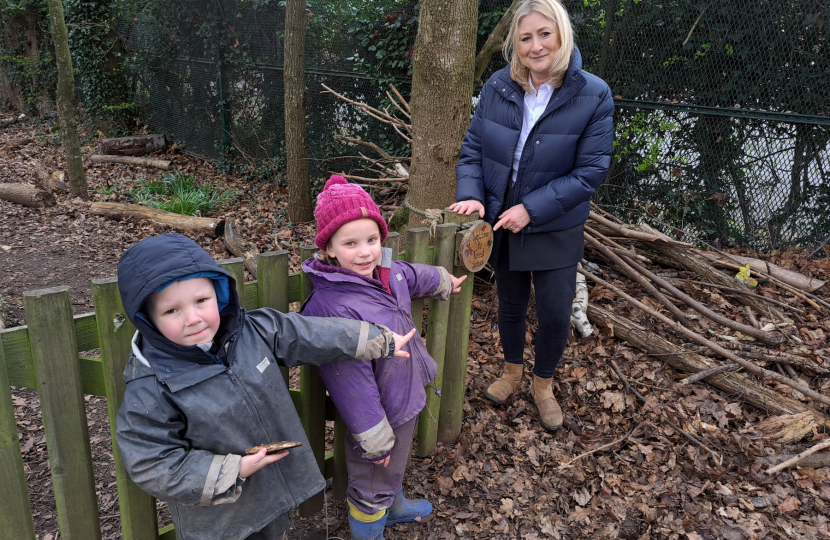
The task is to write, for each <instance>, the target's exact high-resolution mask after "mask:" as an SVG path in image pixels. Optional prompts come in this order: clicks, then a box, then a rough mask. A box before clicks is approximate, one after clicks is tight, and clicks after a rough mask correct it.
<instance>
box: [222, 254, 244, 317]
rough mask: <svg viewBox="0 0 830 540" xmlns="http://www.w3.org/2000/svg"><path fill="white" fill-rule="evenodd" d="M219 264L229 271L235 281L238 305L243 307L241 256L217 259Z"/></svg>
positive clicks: (242, 265) (242, 261)
mask: <svg viewBox="0 0 830 540" xmlns="http://www.w3.org/2000/svg"><path fill="white" fill-rule="evenodd" d="M217 262H218V263H219V266H221V267H222V268H224V269H225V270H227V271H228V272H230V274H231V275H232V276H233V279H234V281H236V294H237V296H239V305H240V306H241V307H245V263H244V260H243V259H242V257H233V258H232V259H224V260H221V261H217Z"/></svg>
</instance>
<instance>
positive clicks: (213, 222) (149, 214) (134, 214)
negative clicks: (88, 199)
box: [89, 202, 225, 238]
mask: <svg viewBox="0 0 830 540" xmlns="http://www.w3.org/2000/svg"><path fill="white" fill-rule="evenodd" d="M89 212H90V213H91V214H92V215H95V216H104V217H107V218H110V219H114V220H116V221H129V222H131V223H141V222H143V221H150V222H153V223H156V224H158V225H166V226H168V227H172V228H174V229H176V230H177V231H181V232H190V233H195V234H205V235H207V236H210V237H211V238H216V237H218V236H221V235H222V234H223V233H224V231H225V220H224V219H221V218H206V217H196V216H185V215H182V214H174V213H173V212H165V211H164V210H158V209H157V208H148V207H146V206H139V205H137V204H121V203H110V202H94V203H92V205H90V207H89Z"/></svg>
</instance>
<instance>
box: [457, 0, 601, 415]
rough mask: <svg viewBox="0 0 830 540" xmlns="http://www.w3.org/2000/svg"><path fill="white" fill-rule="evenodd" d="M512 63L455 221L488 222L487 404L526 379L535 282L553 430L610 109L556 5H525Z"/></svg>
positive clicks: (481, 107) (498, 84)
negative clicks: (492, 321)
mask: <svg viewBox="0 0 830 540" xmlns="http://www.w3.org/2000/svg"><path fill="white" fill-rule="evenodd" d="M504 54H505V58H506V59H507V60H508V62H510V63H509V65H508V66H506V67H505V68H504V69H502V70H500V71H498V72H496V73H495V74H494V75H493V76H492V77H490V79H489V80H488V81H487V83H486V84H485V85H484V88H483V89H482V91H481V98H480V100H479V103H478V107H477V108H476V111H475V115H474V116H473V119H472V121H471V122H470V127H469V129H468V131H467V134H466V135H465V137H464V142H463V143H462V146H461V157H460V159H459V161H458V165H457V166H456V177H457V181H458V185H457V188H456V201H457V202H456V203H454V204H453V205H452V206H450V209H452V210H453V211H454V212H456V213H459V214H466V215H470V214H472V213H473V212H477V213H478V214H479V216H481V217H482V218H483V219H485V220H486V221H488V222H489V223H491V224H492V225H493V230H494V231H495V239H494V246H493V253H492V256H491V259H490V262H491V263H492V264H493V267H494V268H495V273H496V286H497V289H498V297H499V312H498V317H499V319H498V321H499V334H500V338H501V343H502V348H503V350H504V361H505V363H504V371H503V374H502V376H501V377H500V378H499V379H497V380H496V381H495V382H493V384H491V385H490V386H489V388H488V389H487V391H486V392H485V395H486V396H487V397H488V398H489V399H490V400H492V401H494V402H496V403H499V404H501V403H504V402H505V401H506V400H507V399H508V398H509V397H510V396H511V395H512V394H513V393H514V392H515V391H516V389H517V387H518V386H519V384H520V382H521V380H522V375H523V373H524V361H523V351H524V346H525V327H526V316H527V307H528V303H529V299H530V289H531V282H532V283H533V287H534V289H535V299H536V311H537V315H538V320H539V329H538V331H537V333H536V340H535V356H536V359H535V362H534V366H533V379H532V381H531V384H530V394H531V397H532V399H533V402H534V403H535V404H536V407H537V408H538V410H539V417H540V421H541V424H542V426H543V427H544V428H546V429H548V430H555V429H558V428H559V427H560V426H561V425H562V410H561V408H560V407H559V404H558V402H557V401H556V397H555V396H554V394H553V387H552V381H553V375H554V372H555V370H556V366H557V364H558V363H559V360H560V358H561V357H562V353H563V352H564V350H565V345H566V344H567V340H568V333H569V321H570V311H571V304H572V301H573V297H574V289H575V284H576V265H577V263H578V262H579V261H580V259H582V255H583V250H584V242H583V233H582V231H583V228H584V224H585V220H586V219H587V218H588V212H589V208H590V199H591V195H593V193H594V191H596V189H597V188H598V187H599V186H600V184H601V183H602V182H603V180H604V179H605V175H606V173H607V172H608V166H609V164H610V162H611V149H612V141H613V134H614V128H613V115H614V102H613V98H612V96H611V91H610V89H609V88H608V85H607V84H606V83H605V81H603V80H602V79H600V78H598V77H596V76H594V75H591V74H590V73H588V72H586V71H583V69H582V56H581V55H580V53H579V49H578V48H577V47H576V45H575V44H574V36H573V29H572V27H571V21H570V19H569V17H568V13H567V11H566V10H565V8H564V7H563V6H562V4H560V3H559V2H558V1H557V0H525V1H523V2H522V3H521V4H519V6H518V7H517V9H516V12H515V14H514V16H513V20H512V23H511V26H510V32H509V34H508V36H507V39H506V40H505V47H504Z"/></svg>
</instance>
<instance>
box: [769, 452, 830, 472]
mask: <svg viewBox="0 0 830 540" xmlns="http://www.w3.org/2000/svg"><path fill="white" fill-rule="evenodd" d="M798 455H799V454H773V455H771V456H764V457H759V458H756V460H755V461H756V462H758V463H760V464H762V465H778V464H780V463H784V462H785V461H789V460H791V459H792V458H794V457H797V456H798ZM798 466H799V467H811V468H814V469H818V468H820V467H830V454H813V455H810V456H806V457H804V458H802V459H801V460H799V462H798Z"/></svg>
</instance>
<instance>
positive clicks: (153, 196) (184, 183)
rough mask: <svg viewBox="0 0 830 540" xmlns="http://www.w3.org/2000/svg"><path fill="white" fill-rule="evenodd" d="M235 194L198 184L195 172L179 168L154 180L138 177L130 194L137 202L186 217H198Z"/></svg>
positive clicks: (230, 198) (231, 198)
mask: <svg viewBox="0 0 830 540" xmlns="http://www.w3.org/2000/svg"><path fill="white" fill-rule="evenodd" d="M237 196H238V194H237V193H234V192H229V191H221V190H219V189H218V188H216V187H215V186H213V185H211V184H201V183H199V182H198V181H197V180H196V175H195V174H182V173H180V172H179V171H175V172H172V173H167V174H165V175H164V176H163V177H161V178H159V179H156V180H145V179H141V180H139V182H138V186H137V187H135V188H133V189H131V190H130V193H129V197H130V198H131V199H132V200H133V201H134V202H135V203H136V204H142V205H144V206H151V207H153V208H158V209H160V210H165V211H167V212H174V213H176V214H184V215H187V216H201V215H202V214H204V213H207V212H210V211H211V210H213V209H214V208H216V207H218V206H221V205H225V204H228V202H230V201H231V200H233V199H234V198H236V197H237Z"/></svg>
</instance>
